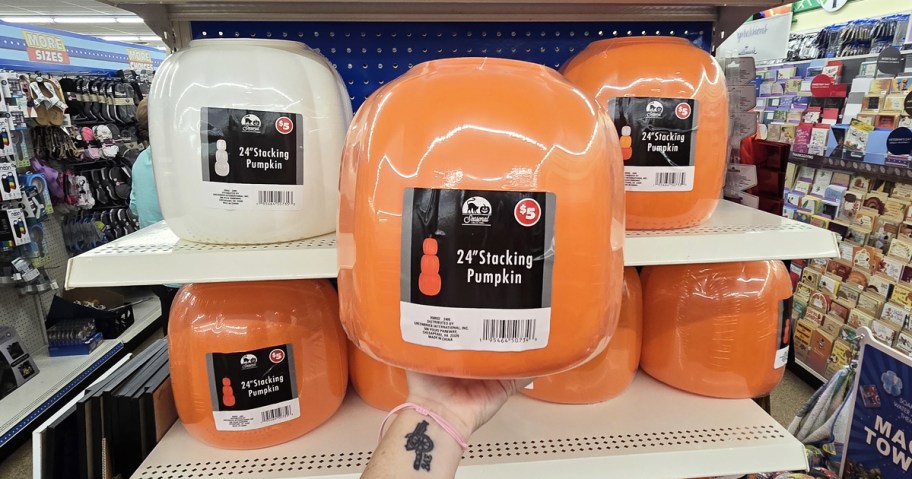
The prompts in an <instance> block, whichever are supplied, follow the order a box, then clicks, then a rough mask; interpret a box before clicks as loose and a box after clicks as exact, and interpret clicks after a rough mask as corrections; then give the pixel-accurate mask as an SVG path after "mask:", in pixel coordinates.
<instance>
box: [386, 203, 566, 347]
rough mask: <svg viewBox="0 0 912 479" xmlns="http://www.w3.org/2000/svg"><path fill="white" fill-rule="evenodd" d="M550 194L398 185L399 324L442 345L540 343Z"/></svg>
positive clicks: (547, 282)
mask: <svg viewBox="0 0 912 479" xmlns="http://www.w3.org/2000/svg"><path fill="white" fill-rule="evenodd" d="M555 208H556V197H555V195H554V194H553V193H545V192H518V191H485V190H450V189H426V188H410V189H406V191H405V195H404V204H403V210H402V262H401V269H402V271H401V286H400V294H401V298H400V300H401V302H400V327H401V330H402V338H403V339H404V340H405V341H407V342H410V343H414V344H421V345H425V346H434V347H438V348H441V349H447V350H472V351H525V350H530V349H539V348H543V347H545V346H547V344H548V336H549V333H550V320H551V273H552V269H553V265H554V214H555Z"/></svg>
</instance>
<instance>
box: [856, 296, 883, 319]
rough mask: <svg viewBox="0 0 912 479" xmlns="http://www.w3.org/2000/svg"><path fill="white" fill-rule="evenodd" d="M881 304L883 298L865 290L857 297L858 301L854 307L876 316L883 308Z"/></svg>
mask: <svg viewBox="0 0 912 479" xmlns="http://www.w3.org/2000/svg"><path fill="white" fill-rule="evenodd" d="M883 304H884V300H883V298H881V297H880V296H878V295H876V294H874V293H870V292H867V291H865V292H864V293H861V295H860V296H859V297H858V303H856V304H855V307H856V308H858V309H860V310H862V311H864V312H866V313H868V314H870V315H871V316H873V317H875V318H876V317H878V316H880V310H881V309H882V308H883Z"/></svg>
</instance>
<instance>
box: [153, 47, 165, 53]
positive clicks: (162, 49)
mask: <svg viewBox="0 0 912 479" xmlns="http://www.w3.org/2000/svg"><path fill="white" fill-rule="evenodd" d="M155 49H156V50H161V51H163V52H166V51H168V47H155Z"/></svg>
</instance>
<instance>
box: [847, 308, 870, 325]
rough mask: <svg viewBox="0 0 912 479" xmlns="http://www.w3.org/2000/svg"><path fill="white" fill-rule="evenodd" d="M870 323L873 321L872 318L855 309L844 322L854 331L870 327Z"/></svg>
mask: <svg viewBox="0 0 912 479" xmlns="http://www.w3.org/2000/svg"><path fill="white" fill-rule="evenodd" d="M871 321H874V317H873V316H871V315H870V314H868V313H866V312H864V311H862V310H860V309H858V308H855V309H853V310H852V311H850V312H849V317H848V319H847V320H846V324H847V325H849V326H851V327H853V328H855V329H858V328H860V327H862V326H870V325H871Z"/></svg>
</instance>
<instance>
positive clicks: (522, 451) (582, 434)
mask: <svg viewBox="0 0 912 479" xmlns="http://www.w3.org/2000/svg"><path fill="white" fill-rule="evenodd" d="M384 414H385V413H384V412H382V411H379V410H376V409H373V408H371V407H370V406H367V405H365V404H364V403H363V402H362V401H361V400H360V399H359V398H358V397H357V396H355V395H354V394H353V393H352V394H350V395H349V397H347V398H346V400H345V403H344V404H343V405H342V408H341V409H340V410H339V411H338V412H337V413H336V414H335V416H333V417H332V418H331V419H330V420H329V421H328V422H327V423H326V424H324V425H323V426H321V427H319V428H318V429H316V430H315V431H313V432H311V433H310V434H307V435H305V436H303V437H301V438H298V439H296V440H294V441H291V442H288V443H285V444H282V445H279V446H275V447H271V448H267V449H258V450H254V451H229V450H221V449H216V448H212V447H209V446H206V445H204V444H202V443H201V442H198V441H196V440H195V439H193V437H191V436H190V434H189V433H188V432H187V429H186V428H185V427H184V426H183V425H182V424H181V423H180V422H178V423H177V424H175V426H174V427H172V428H171V430H170V431H169V432H168V433H167V435H165V437H164V439H162V441H161V443H159V445H158V446H157V447H156V448H155V450H153V451H152V454H151V455H150V456H149V457H148V458H147V459H146V461H145V462H144V463H143V464H142V466H141V467H140V468H139V469H138V470H137V472H136V473H135V474H134V475H133V479H153V478H162V477H172V478H174V479H178V478H180V479H197V478H203V477H206V478H208V477H214V476H220V475H238V476H243V477H245V478H251V479H259V478H270V479H276V478H305V477H306V478H311V477H332V478H338V479H342V478H356V477H358V476H359V475H360V473H361V471H362V470H363V469H364V467H365V465H366V464H367V461H368V460H369V459H370V455H371V451H372V450H373V448H374V447H375V446H376V441H377V439H376V438H377V427H378V426H379V424H380V421H381V420H382V419H383V416H384ZM806 466H807V462H806V459H805V455H804V448H803V446H802V445H801V444H800V443H799V442H798V441H797V440H796V439H794V438H793V437H791V436H790V435H789V434H788V433H787V432H786V431H785V430H784V429H783V428H782V427H781V426H780V425H779V424H778V423H776V421H775V420H773V419H772V418H771V417H770V416H769V415H767V414H766V413H765V412H764V411H763V410H762V409H760V407H758V406H757V405H756V404H754V402H753V401H751V400H725V399H712V398H705V397H701V396H696V395H692V394H688V393H685V392H682V391H678V390H676V389H672V388H670V387H668V386H665V385H663V384H661V383H659V382H657V381H655V380H653V379H652V378H650V377H648V376H647V375H645V374H643V373H640V374H639V375H638V377H637V378H636V380H635V381H634V383H633V384H632V385H631V387H630V388H629V389H628V390H627V391H626V392H625V393H624V394H622V395H621V396H619V397H617V398H615V399H613V400H611V401H608V402H605V403H602V404H595V405H590V406H562V405H555V404H548V403H543V402H539V401H536V400H533V399H529V398H526V397H515V398H513V399H511V400H510V401H509V402H508V403H507V405H506V406H504V408H503V409H502V410H501V411H500V412H499V413H498V414H497V416H495V417H494V419H493V420H492V421H491V422H490V423H489V424H487V425H486V426H484V427H483V428H482V429H481V430H479V431H478V432H477V433H475V435H473V436H472V439H471V447H470V448H469V450H468V451H467V452H466V453H465V456H464V458H463V461H462V464H461V466H460V468H459V472H458V474H457V477H459V478H492V477H496V478H499V479H508V478H521V479H528V478H530V477H573V478H574V479H586V478H603V477H625V478H626V477H636V478H644V479H645V478H681V477H702V476H720V475H734V474H745V473H749V472H758V471H772V470H794V469H803V468H805V467H806ZM570 471H572V472H570Z"/></svg>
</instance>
